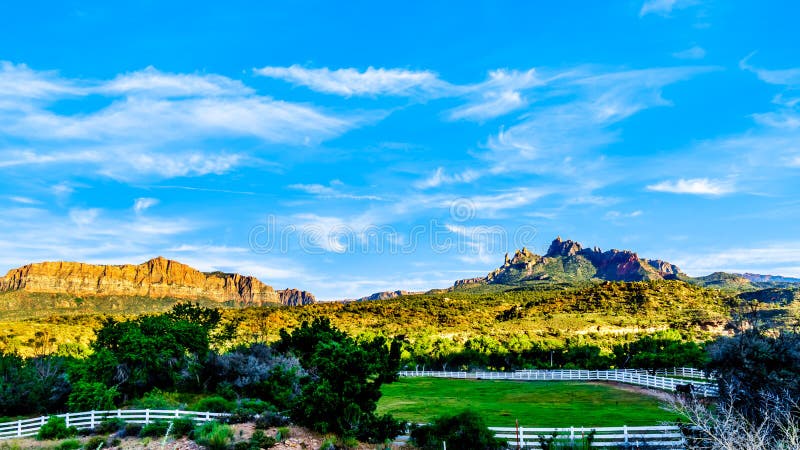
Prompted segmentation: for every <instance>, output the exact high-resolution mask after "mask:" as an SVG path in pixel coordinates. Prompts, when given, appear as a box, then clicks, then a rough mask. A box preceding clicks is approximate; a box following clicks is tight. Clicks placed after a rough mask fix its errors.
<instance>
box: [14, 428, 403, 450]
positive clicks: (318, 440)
mask: <svg viewBox="0 0 800 450" xmlns="http://www.w3.org/2000/svg"><path fill="white" fill-rule="evenodd" d="M232 427H233V439H234V442H239V441H246V440H249V439H250V437H251V436H252V435H253V432H254V431H255V426H254V425H253V424H252V423H244V424H237V425H232ZM277 431H278V429H277V428H270V429H267V430H264V433H265V434H266V435H267V436H275V434H276V433H277ZM289 431H290V433H289V438H287V439H286V440H284V441H283V442H279V443H278V444H276V445H275V446H274V447H272V449H274V450H318V449H319V447H320V446H321V445H322V442H323V441H324V440H325V436H323V435H321V434H319V433H314V432H312V431H309V430H307V429H305V428H300V427H289ZM77 439H78V440H80V441H81V442H85V441H87V440H89V439H90V438H88V437H83V438H77ZM61 442H63V440H60V441H37V440H35V439H11V440H8V441H0V450H6V449H8V450H12V449H52V448H55V447H57V446H58V445H59V444H60V443H61ZM104 448H108V449H109V450H111V449H114V450H134V449H153V450H156V449H158V450H201V449H204V448H205V447H202V446H200V445H197V443H195V442H194V441H192V440H189V439H187V438H180V439H174V438H169V439H167V440H166V442H165V441H164V439H148V438H144V439H142V438H132V437H131V438H124V439H121V440H120V444H119V445H118V446H116V447H104ZM381 448H383V446H379V445H376V444H360V445H359V446H358V447H356V449H357V450H375V449H381ZM392 448H402V447H392Z"/></svg>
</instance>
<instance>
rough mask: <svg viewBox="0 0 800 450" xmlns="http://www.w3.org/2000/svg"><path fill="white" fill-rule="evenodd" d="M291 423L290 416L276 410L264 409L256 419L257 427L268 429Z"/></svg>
mask: <svg viewBox="0 0 800 450" xmlns="http://www.w3.org/2000/svg"><path fill="white" fill-rule="evenodd" d="M288 424H289V418H288V417H286V416H284V415H283V414H281V413H277V412H275V411H264V412H263V413H261V414H260V415H259V416H258V418H257V419H256V429H260V430H266V429H267V428H272V427H282V426H284V425H288Z"/></svg>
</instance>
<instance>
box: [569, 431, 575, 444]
mask: <svg viewBox="0 0 800 450" xmlns="http://www.w3.org/2000/svg"><path fill="white" fill-rule="evenodd" d="M569 442H570V443H571V444H572V445H575V427H569Z"/></svg>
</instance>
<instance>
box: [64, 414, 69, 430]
mask: <svg viewBox="0 0 800 450" xmlns="http://www.w3.org/2000/svg"><path fill="white" fill-rule="evenodd" d="M64 421H65V422H66V423H67V428H69V413H67V416H66V417H64Z"/></svg>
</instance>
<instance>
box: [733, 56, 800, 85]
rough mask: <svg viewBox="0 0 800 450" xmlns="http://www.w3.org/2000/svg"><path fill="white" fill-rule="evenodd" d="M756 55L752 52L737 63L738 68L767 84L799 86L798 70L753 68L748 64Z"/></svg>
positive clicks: (799, 70)
mask: <svg viewBox="0 0 800 450" xmlns="http://www.w3.org/2000/svg"><path fill="white" fill-rule="evenodd" d="M755 54H756V52H752V53H750V54H749V55H747V56H745V57H744V58H742V60H741V61H739V67H740V68H741V69H742V70H747V71H749V72H753V73H755V74H756V76H758V78H759V79H760V80H761V81H763V82H765V83H769V84H777V85H782V86H798V85H800V68H790V69H772V70H770V69H763V68H759V67H755V66H753V65H751V64H750V59H751V58H752V57H753V56H754V55H755Z"/></svg>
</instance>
